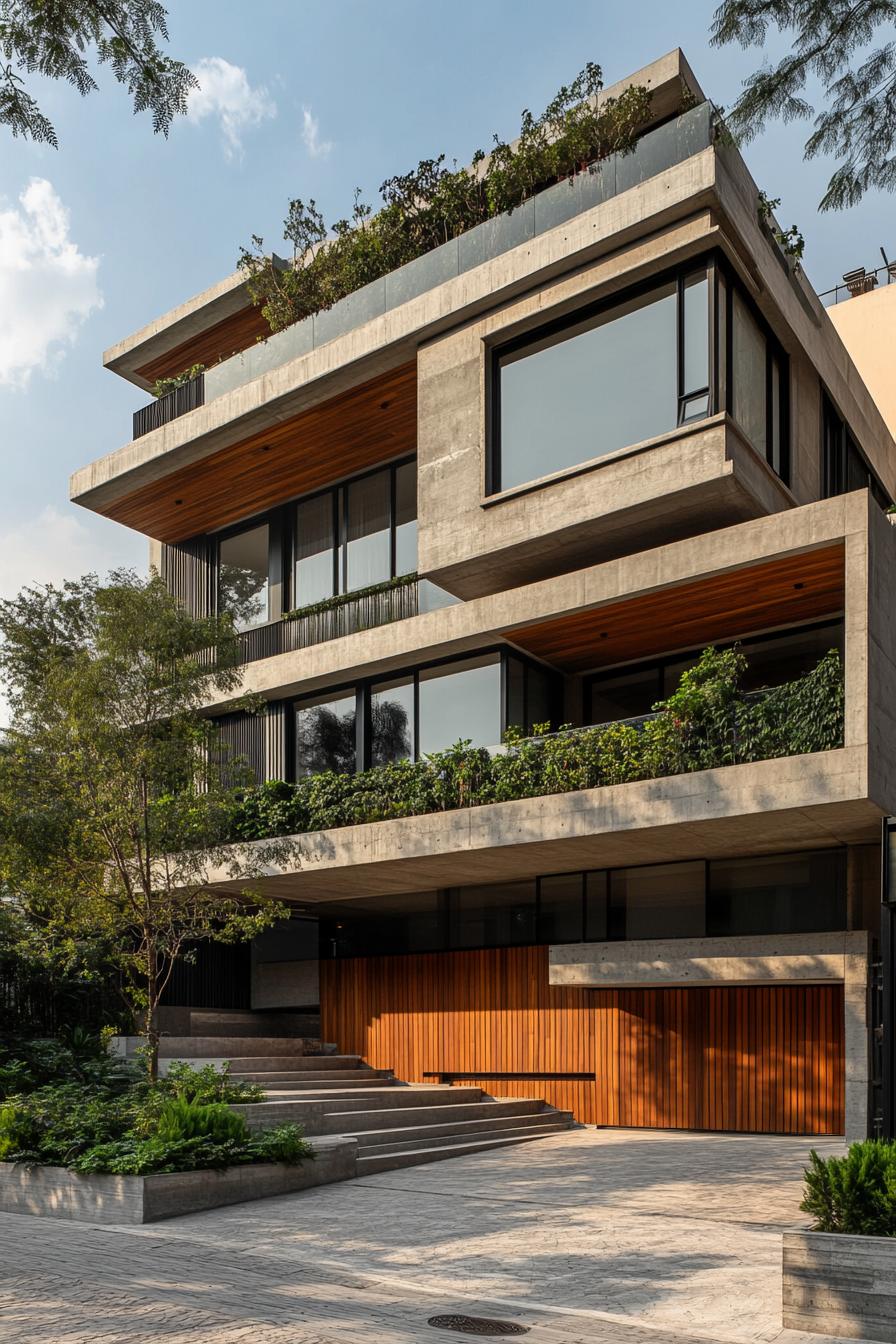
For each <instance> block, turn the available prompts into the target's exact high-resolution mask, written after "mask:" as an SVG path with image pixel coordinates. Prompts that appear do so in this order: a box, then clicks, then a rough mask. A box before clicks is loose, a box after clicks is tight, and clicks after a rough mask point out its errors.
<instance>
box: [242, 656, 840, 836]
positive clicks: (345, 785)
mask: <svg viewBox="0 0 896 1344" xmlns="http://www.w3.org/2000/svg"><path fill="white" fill-rule="evenodd" d="M745 665H746V664H745V659H744V657H743V654H741V653H740V651H739V650H737V649H726V650H722V651H721V652H720V651H718V650H716V649H712V648H709V649H705V650H704V652H703V654H702V655H701V657H700V659H699V660H698V662H697V664H696V665H695V666H694V667H692V668H690V669H689V670H688V671H687V672H685V673H684V675H683V676H682V678H681V682H680V684H679V686H678V688H677V690H676V691H675V692H674V693H673V694H672V695H671V696H669V698H668V699H667V700H664V701H661V702H660V703H659V704H657V705H656V706H655V709H656V714H655V716H654V717H653V718H649V719H647V720H646V721H644V722H642V723H640V724H638V725H635V724H633V723H612V724H601V725H597V726H595V727H592V728H584V729H577V730H575V731H572V732H564V731H561V732H559V733H556V734H553V735H548V736H541V737H531V738H524V737H523V735H522V732H521V731H520V730H518V729H517V730H511V731H509V732H508V733H507V734H506V738H505V750H504V751H503V752H501V753H496V754H495V755H494V756H493V755H491V754H490V753H489V752H488V751H487V750H485V749H484V748H481V747H472V746H471V745H470V743H469V742H457V743H455V745H454V746H453V747H450V748H448V750H447V751H440V752H434V753H433V754H432V755H431V756H429V757H427V758H425V759H424V760H422V761H416V762H415V761H397V762H395V763H394V764H391V765H382V766H376V767H374V768H373V769H371V770H366V771H361V772H360V773H358V774H336V773H335V772H333V771H323V772H322V773H321V774H318V775H314V776H312V777H311V778H309V779H303V780H301V781H299V783H298V784H284V783H280V782H277V783H268V784H263V785H261V786H260V787H259V788H257V789H252V790H249V791H248V792H247V793H246V794H245V796H244V797H243V799H242V800H241V801H240V802H239V803H238V804H237V806H236V807H235V809H234V813H233V816H232V820H231V824H230V836H231V838H232V839H234V840H261V839H265V838H267V837H268V836H274V835H289V834H295V833H301V832H303V831H316V830H327V829H329V828H331V827H339V826H351V825H356V824H358V823H361V822H372V821H382V820H385V819H387V818H390V817H408V816H421V815H423V814H425V813H428V812H441V811H451V810H454V809H457V808H461V807H478V806H481V805H483V804H485V803H492V802H504V801H508V800H512V799H515V798H535V797H545V796H547V795H549V794H555V793H569V792H571V791H573V790H575V789H591V788H598V787H600V786H602V785H609V784H627V783H631V782H632V781H634V780H641V779H659V778H661V777H663V776H665V775H676V774H684V773H688V772H690V771H695V770H707V769H711V768H713V767H714V766H722V765H732V764H735V763H739V762H751V761H761V760H771V759H773V758H775V757H779V756H794V755H802V754H805V753H808V752H816V751H827V750H830V749H831V748H833V747H838V746H841V745H842V741H843V675H842V669H841V666H840V657H839V654H838V653H837V652H836V650H832V651H831V652H830V653H828V654H826V655H825V657H824V658H823V659H822V660H821V661H820V662H819V664H818V666H817V667H816V668H815V669H814V671H812V672H809V673H807V674H806V675H805V676H803V677H800V678H798V679H797V680H796V681H792V682H789V683H787V684H786V685H783V686H778V687H775V688H773V689H771V690H765V691H761V692H759V693H757V694H754V695H751V696H745V695H744V694H743V692H742V691H741V689H740V685H741V681H742V677H743V673H744V668H745ZM542 727H546V725H542Z"/></svg>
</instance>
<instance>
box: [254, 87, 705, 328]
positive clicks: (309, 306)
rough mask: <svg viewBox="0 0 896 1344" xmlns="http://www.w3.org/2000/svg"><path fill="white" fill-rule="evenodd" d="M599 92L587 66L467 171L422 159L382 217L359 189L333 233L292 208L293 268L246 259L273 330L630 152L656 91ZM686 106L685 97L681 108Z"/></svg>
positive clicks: (399, 182)
mask: <svg viewBox="0 0 896 1344" xmlns="http://www.w3.org/2000/svg"><path fill="white" fill-rule="evenodd" d="M602 88H603V77H602V73H601V69H600V67H599V66H597V65H595V64H593V63H592V62H589V64H588V65H586V66H585V68H584V70H582V71H581V73H580V74H579V75H577V77H576V78H575V79H574V80H573V81H572V83H571V84H569V85H564V87H563V88H561V89H560V90H559V91H558V93H557V94H556V95H555V96H554V97H553V98H552V99H551V101H550V102H549V103H548V105H547V107H546V108H545V109H544V111H543V112H542V113H541V114H540V115H539V116H533V115H532V113H531V112H529V111H528V110H524V111H523V114H522V119H521V125H520V133H519V137H518V138H517V140H516V141H515V142H508V141H505V140H503V139H502V138H501V137H500V136H498V135H495V136H493V146H492V148H491V150H490V151H489V152H488V153H487V154H486V152H485V151H484V150H481V149H480V150H477V151H476V153H475V154H474V155H473V159H472V163H471V165H470V166H469V167H458V166H457V164H456V163H455V164H453V165H451V166H450V167H449V166H448V165H446V162H445V155H444V154H440V155H439V156H438V157H437V158H433V159H423V160H421V161H420V163H419V164H418V165H417V167H416V169H413V170H411V171H410V172H408V173H402V174H398V175H396V176H395V177H390V178H387V180H386V181H385V182H384V183H383V184H382V186H381V187H380V198H381V202H382V204H381V206H380V208H379V209H378V210H377V212H376V213H374V210H373V207H372V206H371V205H369V204H368V203H367V202H365V200H364V199H363V196H362V192H361V189H360V188H358V189H357V190H356V191H355V198H354V202H353V205H352V209H351V213H350V215H349V216H348V217H347V218H344V219H340V220H337V221H336V222H335V223H333V224H332V226H328V225H327V222H326V221H325V219H324V217H323V215H322V213H321V212H320V211H319V210H318V208H317V203H316V202H315V201H314V200H308V201H303V200H301V199H295V200H292V201H290V202H289V207H288V211H287V215H286V219H285V221H284V226H283V236H284V238H285V239H286V241H287V242H288V243H290V244H291V245H292V265H287V266H284V265H283V263H282V262H281V261H279V259H277V258H275V257H273V256H272V255H271V254H270V253H269V252H268V253H266V252H265V249H264V239H263V238H261V237H258V236H257V235H256V236H253V238H252V240H251V244H250V246H249V247H244V248H243V249H242V250H241V253H240V260H239V267H240V269H241V270H242V271H243V272H244V273H245V276H246V280H247V288H248V291H249V294H250V296H251V298H252V301H253V302H254V303H255V304H256V305H257V306H259V307H260V308H261V309H262V311H263V313H264V316H265V317H266V318H267V321H268V323H269V325H270V328H271V331H272V332H274V331H281V330H283V328H285V327H288V326H290V325H291V324H292V323H293V322H299V321H301V320H302V319H303V318H306V317H309V316H311V315H312V314H313V313H319V312H321V311H323V310H324V309H327V308H331V307H332V306H333V304H334V303H336V302H337V301H338V300H339V299H343V298H345V297H346V295H348V294H351V293H353V292H354V291H355V290H357V289H361V288H362V287H363V286H364V285H367V284H369V283H370V282H371V281H373V280H377V279H379V278H380V277H381V276H384V275H387V274H388V273H389V272H390V271H394V270H396V269H397V268H398V267H399V266H403V265H405V264H406V263H407V262H409V261H413V260H414V259H415V258H417V257H421V256H423V255H424V254H425V253H427V252H430V251H432V250H433V249H434V248H436V247H439V246H441V245H442V244H443V243H446V242H449V241H450V240H451V239H452V238H457V237H459V236H460V235H461V234H463V233H466V232H467V230H468V229H472V228H475V226H476V225H477V224H482V223H484V222H485V221H486V220H488V219H492V218H494V217H495V216H496V215H501V214H504V213H505V212H506V211H512V210H515V209H516V208H517V207H518V206H520V205H522V204H523V202H524V201H527V200H528V199H529V198H530V197H532V196H535V195H537V194H538V193H539V192H541V191H544V190H545V189H546V188H547V187H550V186H553V185H554V184H555V183H556V182H560V181H562V180H563V179H564V178H571V177H572V176H573V175H574V174H575V173H577V172H581V171H583V170H584V169H586V168H588V167H589V166H591V165H593V164H595V163H598V162H600V160H601V159H604V158H606V157H607V156H608V155H610V154H618V153H623V154H624V153H627V152H629V151H631V150H632V149H633V148H634V145H635V142H636V140H637V137H638V134H639V132H640V131H641V130H642V129H643V127H644V125H645V122H646V121H647V118H648V115H649V111H650V93H649V92H648V90H647V89H646V88H644V87H642V86H640V85H631V86H630V87H628V88H627V89H625V90H624V91H623V92H622V93H621V94H620V95H619V96H618V97H614V98H605V99H602V100H600V101H598V100H597V95H598V94H599V93H600V91H601V89H602ZM687 101H688V94H687V90H683V105H686V104H687Z"/></svg>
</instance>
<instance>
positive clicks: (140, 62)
mask: <svg viewBox="0 0 896 1344" xmlns="http://www.w3.org/2000/svg"><path fill="white" fill-rule="evenodd" d="M167 17H168V16H167V11H166V9H165V7H164V6H163V5H161V4H160V3H159V2H158V0H103V2H102V3H98V2H97V0H55V2H54V3H53V4H48V3H47V0H0V56H2V57H3V60H4V61H5V62H6V64H5V66H3V65H0V122H4V123H5V124H6V125H7V126H8V127H9V129H10V130H11V131H12V133H13V135H14V136H18V135H21V136H24V137H25V138H26V139H31V140H36V141H38V143H40V142H43V143H45V144H49V145H52V146H53V148H54V149H55V148H57V147H58V140H57V137H56V131H55V129H54V127H53V125H52V123H51V122H50V121H49V119H48V118H47V117H46V116H45V115H44V114H43V113H42V112H41V110H40V108H39V106H38V104H37V102H36V100H35V99H34V97H33V96H32V95H31V94H30V93H28V91H27V89H26V88H25V84H24V81H23V79H22V76H21V75H19V74H17V73H16V71H17V70H24V71H27V73H28V74H32V75H33V74H36V75H41V76H43V77H44V78H46V79H64V80H65V81H66V82H67V83H68V84H71V85H72V86H73V88H75V89H77V91H78V93H80V94H81V95H82V96H86V95H87V94H88V93H92V92H93V91H94V90H95V89H96V88H97V87H98V86H97V83H96V80H95V79H94V78H93V75H92V74H91V71H90V63H89V59H88V56H89V55H90V56H92V57H93V59H94V60H95V61H96V62H97V63H98V64H99V65H108V66H109V67H110V68H111V70H112V73H113V75H114V76H115V78H116V80H117V81H118V83H119V84H122V85H124V87H125V88H126V89H127V91H128V93H129V94H130V96H131V98H132V100H133V104H134V111H135V112H147V111H148V112H150V113H151V114H152V125H153V130H154V131H155V132H157V133H158V132H161V133H162V134H163V135H165V136H167V134H168V131H169V128H170V126H171V123H172V121H173V120H174V118H175V117H176V116H178V115H179V114H181V113H184V112H186V110H187V97H188V95H189V93H190V90H191V89H194V88H196V87H197V83H198V82H197V80H196V76H195V75H194V74H193V73H192V71H191V70H190V69H189V68H188V67H187V66H186V65H184V64H183V63H182V62H181V61H175V60H173V59H172V58H171V57H170V56H166V55H164V54H163V53H162V51H160V49H159V46H158V40H159V38H162V39H164V40H165V41H167V40H168V28H167Z"/></svg>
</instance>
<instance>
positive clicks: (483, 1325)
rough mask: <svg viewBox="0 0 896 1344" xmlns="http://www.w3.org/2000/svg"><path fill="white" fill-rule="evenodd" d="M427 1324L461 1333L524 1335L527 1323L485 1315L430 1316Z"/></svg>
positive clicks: (526, 1332)
mask: <svg viewBox="0 0 896 1344" xmlns="http://www.w3.org/2000/svg"><path fill="white" fill-rule="evenodd" d="M427 1325H434V1326H435V1327H436V1328H437V1329H438V1330H457V1331H458V1333H460V1334H462V1335H525V1334H528V1331H529V1327H528V1325H517V1324H516V1322H515V1321H491V1320H489V1318H488V1317H487V1316H430V1318H429V1320H428V1321H427Z"/></svg>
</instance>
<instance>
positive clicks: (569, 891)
mask: <svg viewBox="0 0 896 1344" xmlns="http://www.w3.org/2000/svg"><path fill="white" fill-rule="evenodd" d="M583 881H584V874H582V873H558V874H556V875H555V876H553V877H541V878H539V879H538V941H539V942H540V943H580V942H581V941H582V933H583V923H582V920H583V914H584V904H583Z"/></svg>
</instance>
